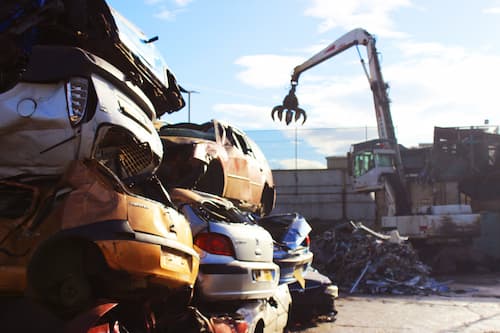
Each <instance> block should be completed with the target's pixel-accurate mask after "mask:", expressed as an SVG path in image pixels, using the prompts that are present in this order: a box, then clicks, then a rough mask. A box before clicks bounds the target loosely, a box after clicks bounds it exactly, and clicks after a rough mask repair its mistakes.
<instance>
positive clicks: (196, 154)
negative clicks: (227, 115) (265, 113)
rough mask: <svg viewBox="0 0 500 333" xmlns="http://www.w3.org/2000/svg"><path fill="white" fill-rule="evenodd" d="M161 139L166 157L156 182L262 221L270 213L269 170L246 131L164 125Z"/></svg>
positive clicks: (215, 126)
mask: <svg viewBox="0 0 500 333" xmlns="http://www.w3.org/2000/svg"><path fill="white" fill-rule="evenodd" d="M159 134H160V137H161V140H162V143H163V147H164V150H165V152H166V153H165V156H164V158H163V161H162V164H161V166H160V168H159V170H158V176H159V178H160V179H161V180H162V181H163V182H164V183H165V184H166V185H167V186H168V187H181V188H187V189H196V190H199V191H202V192H207V193H212V194H215V195H217V196H220V197H224V198H227V199H230V200H232V201H233V202H234V203H235V204H236V205H237V206H238V207H239V208H241V209H244V210H248V211H251V212H257V213H259V214H262V215H267V214H269V213H270V212H271V211H272V209H273V207H274V204H275V197H276V193H275V185H274V181H273V177H272V173H271V169H270V167H269V164H268V163H267V160H266V158H265V156H264V154H263V153H262V151H261V150H260V148H259V147H258V146H257V144H256V143H255V142H253V141H252V140H251V139H250V138H249V137H248V136H247V135H246V134H245V133H244V132H243V131H241V130H239V129H237V128H235V127H234V126H231V125H228V124H225V123H223V122H221V121H219V120H212V121H209V122H206V123H203V124H192V123H178V124H169V125H164V126H162V127H161V128H160V129H159Z"/></svg>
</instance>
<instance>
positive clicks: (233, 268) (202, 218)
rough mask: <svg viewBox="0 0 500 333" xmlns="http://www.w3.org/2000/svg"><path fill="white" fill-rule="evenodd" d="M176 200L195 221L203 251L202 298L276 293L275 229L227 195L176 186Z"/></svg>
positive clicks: (246, 297) (197, 244) (195, 234)
mask: <svg viewBox="0 0 500 333" xmlns="http://www.w3.org/2000/svg"><path fill="white" fill-rule="evenodd" d="M170 195H171V198H172V201H173V202H174V203H175V204H176V205H177V206H178V207H179V209H180V210H181V211H182V212H183V213H184V215H185V216H186V218H187V220H188V221H189V223H190V225H191V230H192V233H193V237H194V241H193V242H194V245H195V248H196V249H197V251H199V253H200V258H201V259H200V272H199V274H198V281H197V286H198V291H199V296H200V297H201V299H202V300H204V301H230V300H249V299H265V298H268V297H271V296H272V295H273V294H274V292H275V291H276V287H277V285H278V281H279V267H278V266H277V265H276V264H274V263H273V240H272V238H271V235H270V234H269V232H267V231H266V230H265V229H264V228H262V227H260V226H259V225H257V224H256V223H253V222H252V221H251V220H250V219H249V218H248V217H247V215H246V214H244V213H243V212H241V211H240V210H239V209H238V208H236V207H234V205H233V204H232V203H231V202H230V201H228V200H225V199H223V198H219V197H217V196H214V195H210V194H207V193H202V192H197V191H191V190H187V189H180V188H176V189H171V190H170Z"/></svg>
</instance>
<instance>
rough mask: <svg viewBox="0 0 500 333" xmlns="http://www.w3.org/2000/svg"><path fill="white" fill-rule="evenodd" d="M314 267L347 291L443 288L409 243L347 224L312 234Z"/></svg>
mask: <svg viewBox="0 0 500 333" xmlns="http://www.w3.org/2000/svg"><path fill="white" fill-rule="evenodd" d="M311 247H312V250H313V252H314V254H315V256H314V266H315V267H316V268H317V269H318V270H319V271H320V272H322V273H323V274H325V275H327V276H328V277H329V278H330V279H331V280H332V281H334V282H335V283H336V284H337V285H338V286H339V288H340V289H341V290H344V291H349V292H350V293H354V292H356V293H367V294H397V295H415V294H417V295H422V294H432V293H438V292H443V291H446V289H447V287H446V285H445V284H443V283H439V282H437V281H436V280H434V279H433V278H431V277H430V273H431V268H430V267H429V266H427V265H425V264H424V263H422V262H421V261H420V260H419V258H418V254H417V253H416V251H415V250H414V249H413V247H412V246H411V244H410V243H408V242H405V239H404V238H401V237H399V235H398V234H397V233H393V234H391V235H384V234H379V233H376V232H374V231H372V230H370V229H369V228H367V227H365V226H363V225H362V224H354V223H352V222H351V223H350V224H348V225H342V226H339V227H334V228H331V229H329V230H326V231H324V232H323V233H322V234H319V235H316V236H313V240H312V242H311Z"/></svg>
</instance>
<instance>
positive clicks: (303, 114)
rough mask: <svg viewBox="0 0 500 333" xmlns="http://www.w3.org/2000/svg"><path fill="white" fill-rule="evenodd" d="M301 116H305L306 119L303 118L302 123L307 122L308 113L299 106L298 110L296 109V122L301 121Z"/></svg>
mask: <svg viewBox="0 0 500 333" xmlns="http://www.w3.org/2000/svg"><path fill="white" fill-rule="evenodd" d="M300 116H302V117H303V118H304V120H302V124H303V123H305V122H306V119H307V115H306V112H305V111H304V110H303V109H301V108H298V109H297V110H296V111H295V122H297V121H299V119H300Z"/></svg>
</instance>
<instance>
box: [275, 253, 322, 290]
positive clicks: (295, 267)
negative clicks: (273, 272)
mask: <svg viewBox="0 0 500 333" xmlns="http://www.w3.org/2000/svg"><path fill="white" fill-rule="evenodd" d="M312 261H313V253H312V252H310V251H308V252H305V253H302V254H299V255H290V256H287V257H284V258H280V259H276V258H275V259H274V262H275V263H276V264H278V266H279V267H280V280H279V283H280V284H284V283H287V284H288V283H292V282H295V281H297V277H298V276H300V277H302V275H303V273H304V272H306V271H307V269H308V268H309V267H310V266H311V263H312Z"/></svg>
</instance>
